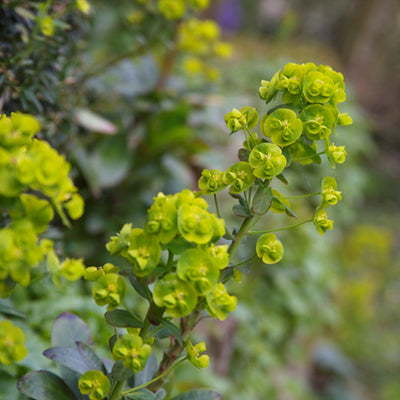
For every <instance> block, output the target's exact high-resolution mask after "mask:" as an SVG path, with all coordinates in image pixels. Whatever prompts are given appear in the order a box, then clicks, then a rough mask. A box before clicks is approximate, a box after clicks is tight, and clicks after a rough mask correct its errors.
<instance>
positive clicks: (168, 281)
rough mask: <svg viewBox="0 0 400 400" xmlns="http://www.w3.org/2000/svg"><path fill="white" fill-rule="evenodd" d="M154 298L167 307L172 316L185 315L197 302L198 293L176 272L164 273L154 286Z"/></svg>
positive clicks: (155, 301) (159, 304) (157, 302)
mask: <svg viewBox="0 0 400 400" xmlns="http://www.w3.org/2000/svg"><path fill="white" fill-rule="evenodd" d="M153 300H154V303H156V305H157V306H159V307H165V309H166V312H167V314H169V315H170V316H171V317H177V318H180V317H185V316H186V315H188V314H190V313H191V312H192V311H193V310H194V308H195V307H196V304H197V293H196V290H195V289H194V288H193V287H192V285H191V284H189V283H187V282H185V281H183V280H182V279H179V277H178V275H177V274H175V273H169V274H166V275H164V276H163V277H162V278H161V279H160V280H159V281H158V282H157V283H156V285H155V286H154V290H153Z"/></svg>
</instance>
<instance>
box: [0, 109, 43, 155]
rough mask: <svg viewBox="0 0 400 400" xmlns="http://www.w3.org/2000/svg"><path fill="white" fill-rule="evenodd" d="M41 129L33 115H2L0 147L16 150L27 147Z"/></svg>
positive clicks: (0, 120) (0, 118)
mask: <svg viewBox="0 0 400 400" xmlns="http://www.w3.org/2000/svg"><path fill="white" fill-rule="evenodd" d="M39 129H40V125H39V122H38V121H37V119H36V118H34V117H33V116H32V115H29V114H23V113H11V116H10V117H7V116H6V115H4V114H3V115H0V147H5V148H7V149H13V148H14V149H15V148H16V147H22V146H26V145H28V144H29V143H30V142H31V140H32V137H33V136H34V135H35V134H36V133H37V132H38V131H39Z"/></svg>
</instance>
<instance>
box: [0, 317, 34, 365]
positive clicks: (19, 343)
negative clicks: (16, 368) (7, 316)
mask: <svg viewBox="0 0 400 400" xmlns="http://www.w3.org/2000/svg"><path fill="white" fill-rule="evenodd" d="M27 353H28V351H27V349H26V347H25V336H24V333H23V331H22V329H21V328H19V327H18V326H15V325H13V324H12V323H11V322H10V321H7V320H3V321H0V364H11V363H13V362H18V361H21V360H22V359H23V358H25V357H26V355H27Z"/></svg>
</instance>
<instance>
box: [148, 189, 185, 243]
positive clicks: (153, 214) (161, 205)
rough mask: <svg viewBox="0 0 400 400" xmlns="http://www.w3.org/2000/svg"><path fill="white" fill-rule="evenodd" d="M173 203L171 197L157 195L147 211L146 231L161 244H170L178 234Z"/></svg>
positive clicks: (174, 201) (176, 214)
mask: <svg viewBox="0 0 400 400" xmlns="http://www.w3.org/2000/svg"><path fill="white" fill-rule="evenodd" d="M175 203H176V200H175V199H174V198H173V197H172V196H165V195H164V194H162V193H159V194H158V197H156V198H155V202H154V204H153V205H152V206H151V207H150V208H149V210H148V214H147V224H146V231H147V232H148V233H150V234H152V235H155V236H156V237H157V238H158V240H159V241H160V243H162V244H166V243H168V242H170V241H171V240H172V239H173V238H174V237H175V236H176V234H177V233H178V223H177V216H178V213H177V210H176V206H175Z"/></svg>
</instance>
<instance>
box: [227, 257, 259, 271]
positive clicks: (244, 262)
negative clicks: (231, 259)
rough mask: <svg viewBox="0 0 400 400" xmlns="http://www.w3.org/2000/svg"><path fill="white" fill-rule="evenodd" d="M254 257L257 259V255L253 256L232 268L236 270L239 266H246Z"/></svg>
mask: <svg viewBox="0 0 400 400" xmlns="http://www.w3.org/2000/svg"><path fill="white" fill-rule="evenodd" d="M256 257H257V254H254V256H253V257H250V258H249V259H247V260H246V261H242V262H240V263H238V264H235V265H232V268H237V267H239V266H240V265H243V264H247V263H249V262H250V261H253V260H254V259H255V258H256Z"/></svg>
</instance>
